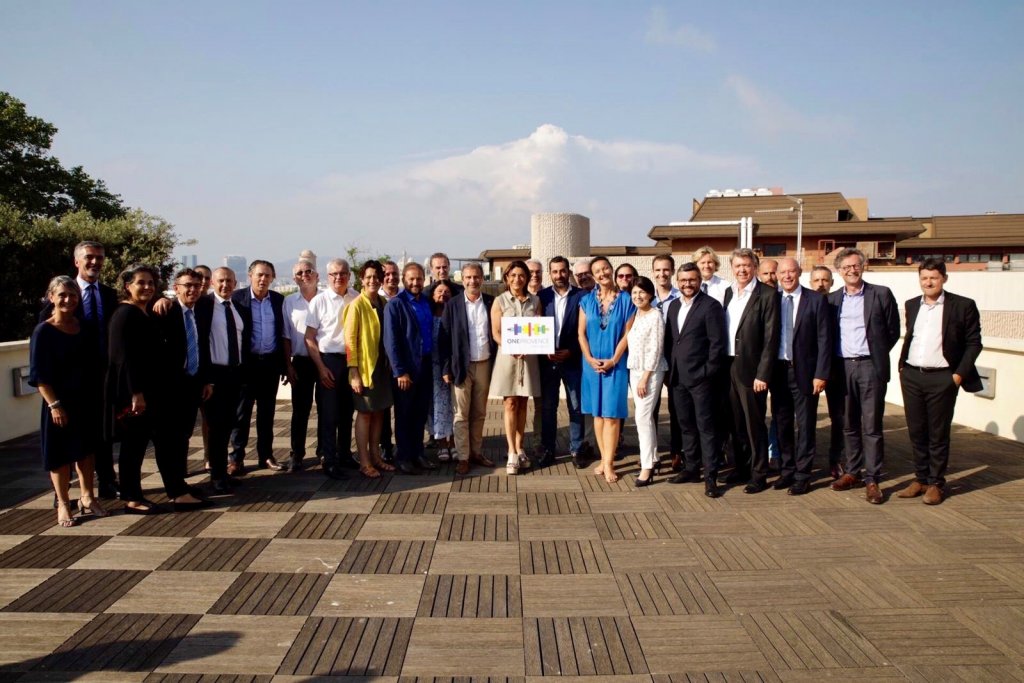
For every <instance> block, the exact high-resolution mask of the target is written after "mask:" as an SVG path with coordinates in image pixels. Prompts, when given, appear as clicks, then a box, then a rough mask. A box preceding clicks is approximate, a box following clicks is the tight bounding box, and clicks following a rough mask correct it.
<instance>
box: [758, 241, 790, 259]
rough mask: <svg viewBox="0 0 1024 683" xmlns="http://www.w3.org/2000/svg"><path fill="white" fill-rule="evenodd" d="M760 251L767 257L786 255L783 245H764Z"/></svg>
mask: <svg viewBox="0 0 1024 683" xmlns="http://www.w3.org/2000/svg"><path fill="white" fill-rule="evenodd" d="M761 250H762V251H763V252H764V255H765V256H767V257H778V256H785V255H786V245H785V244H765V245H763V246H762V247H761Z"/></svg>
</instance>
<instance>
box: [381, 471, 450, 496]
mask: <svg viewBox="0 0 1024 683" xmlns="http://www.w3.org/2000/svg"><path fill="white" fill-rule="evenodd" d="M451 490H452V475H451V474H445V475H439V474H437V473H436V472H435V473H434V474H428V475H423V476H418V477H392V478H391V481H390V482H388V485H387V488H386V489H385V493H388V494H393V493H406V492H411V493H417V494H421V493H440V494H444V495H447V494H448V493H449V492H451Z"/></svg>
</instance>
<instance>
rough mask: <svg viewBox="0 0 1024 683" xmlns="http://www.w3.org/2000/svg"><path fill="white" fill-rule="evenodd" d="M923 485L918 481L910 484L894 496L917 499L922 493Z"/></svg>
mask: <svg viewBox="0 0 1024 683" xmlns="http://www.w3.org/2000/svg"><path fill="white" fill-rule="evenodd" d="M924 490H925V485H924V484H922V483H921V482H919V481H916V480H915V481H912V482H910V486H908V487H907V488H905V489H903V490H902V491H900V492H899V493H897V494H896V497H897V498H917V497H918V496H920V495H921V494H922V493H924Z"/></svg>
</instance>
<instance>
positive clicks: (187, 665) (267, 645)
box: [156, 614, 306, 675]
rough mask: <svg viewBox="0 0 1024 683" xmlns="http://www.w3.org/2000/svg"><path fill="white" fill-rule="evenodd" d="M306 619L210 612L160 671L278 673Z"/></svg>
mask: <svg viewBox="0 0 1024 683" xmlns="http://www.w3.org/2000/svg"><path fill="white" fill-rule="evenodd" d="M305 619H306V618H305V617H264V616H249V615H238V614H230V615H228V614H207V615H206V616H204V617H202V618H201V619H200V620H199V623H198V624H196V625H195V626H194V627H193V628H192V630H191V631H189V633H188V635H187V636H185V638H183V639H182V640H181V642H180V643H178V646H177V647H175V648H174V649H173V650H172V651H171V653H170V654H169V655H167V657H166V658H165V659H164V661H163V663H162V664H161V665H160V666H159V668H158V669H157V670H156V671H157V673H182V674H183V673H196V674H214V673H220V674H246V675H252V674H273V673H276V672H277V669H278V667H279V666H280V664H281V661H282V660H283V659H284V657H285V655H286V654H287V653H288V651H289V648H290V647H291V645H292V643H293V642H294V641H295V639H296V636H297V635H298V633H299V631H300V629H301V628H302V626H303V622H304V621H305Z"/></svg>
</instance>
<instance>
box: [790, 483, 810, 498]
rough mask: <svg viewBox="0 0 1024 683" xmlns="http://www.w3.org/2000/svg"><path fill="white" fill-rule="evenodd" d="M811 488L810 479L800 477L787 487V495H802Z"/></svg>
mask: <svg viewBox="0 0 1024 683" xmlns="http://www.w3.org/2000/svg"><path fill="white" fill-rule="evenodd" d="M810 490H811V480H810V479H801V480H800V481H794V482H793V485H792V486H790V487H789V492H788V493H789V495H791V496H802V495H804V494H805V493H807V492H808V491H810Z"/></svg>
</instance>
